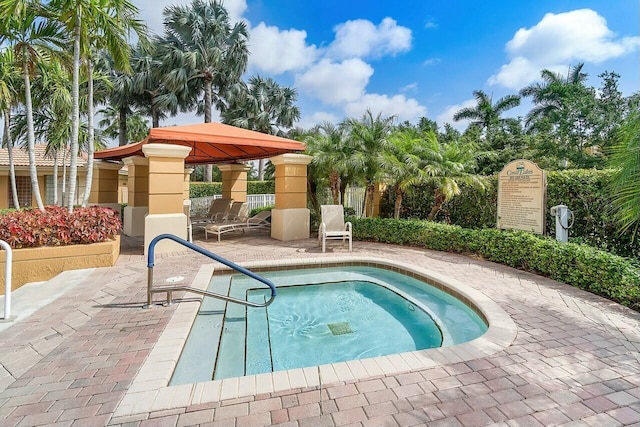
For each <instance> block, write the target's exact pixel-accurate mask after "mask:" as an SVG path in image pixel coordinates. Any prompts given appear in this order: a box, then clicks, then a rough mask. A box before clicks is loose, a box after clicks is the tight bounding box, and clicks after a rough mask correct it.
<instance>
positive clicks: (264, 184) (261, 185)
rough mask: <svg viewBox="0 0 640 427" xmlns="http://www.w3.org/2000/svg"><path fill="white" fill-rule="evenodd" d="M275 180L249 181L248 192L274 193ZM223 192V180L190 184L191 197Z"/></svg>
mask: <svg viewBox="0 0 640 427" xmlns="http://www.w3.org/2000/svg"><path fill="white" fill-rule="evenodd" d="M275 191H276V187H275V182H274V181H247V194H274V193H275ZM215 194H222V183H221V182H192V183H190V184H189V198H191V199H195V198H197V197H207V196H213V195H215Z"/></svg>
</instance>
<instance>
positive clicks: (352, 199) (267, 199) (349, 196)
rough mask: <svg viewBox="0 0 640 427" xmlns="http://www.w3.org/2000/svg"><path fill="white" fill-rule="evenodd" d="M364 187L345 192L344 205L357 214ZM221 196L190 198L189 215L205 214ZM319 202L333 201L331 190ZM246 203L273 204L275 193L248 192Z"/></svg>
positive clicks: (254, 204)
mask: <svg viewBox="0 0 640 427" xmlns="http://www.w3.org/2000/svg"><path fill="white" fill-rule="evenodd" d="M364 190H365V189H364V188H363V187H349V188H347V191H346V192H345V197H344V206H345V207H346V208H351V209H353V210H354V211H355V214H356V215H357V216H360V215H361V214H362V204H363V200H364ZM220 197H222V195H220V194H215V195H213V196H207V197H197V198H194V199H191V215H193V216H206V214H207V212H208V211H209V206H210V205H211V201H213V200H214V199H219V198H220ZM319 202H320V203H321V204H330V203H333V201H332V199H331V192H330V191H329V190H327V191H326V192H325V194H324V195H322V196H321V198H320V200H319ZM247 203H249V210H252V209H255V208H261V207H263V206H273V205H275V204H276V195H275V194H248V195H247Z"/></svg>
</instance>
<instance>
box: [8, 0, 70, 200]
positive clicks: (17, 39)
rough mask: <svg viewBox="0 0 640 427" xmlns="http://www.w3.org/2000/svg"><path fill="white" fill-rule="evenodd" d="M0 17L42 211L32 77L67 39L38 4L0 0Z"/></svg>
mask: <svg viewBox="0 0 640 427" xmlns="http://www.w3.org/2000/svg"><path fill="white" fill-rule="evenodd" d="M0 15H1V16H3V17H4V19H3V21H2V23H1V24H0V37H1V38H0V42H8V43H10V44H12V45H13V51H14V55H15V57H16V59H17V61H19V63H20V64H21V67H22V77H23V79H24V91H25V114H26V123H27V144H28V153H29V175H30V177H31V189H32V193H33V196H34V198H35V200H36V205H37V206H38V209H40V210H42V211H44V204H43V203H42V197H41V196H40V186H39V184H38V172H37V168H36V159H35V135H34V127H33V105H32V100H31V76H33V74H34V73H35V68H36V67H35V64H36V62H37V61H38V59H41V58H45V59H47V58H50V57H51V56H55V55H56V54H57V53H59V52H60V51H61V49H62V48H63V47H64V46H65V45H66V39H65V36H64V33H63V31H62V29H61V28H60V26H59V25H58V23H57V22H55V21H53V20H52V19H51V18H50V15H49V13H48V12H47V11H46V10H45V9H44V7H43V5H42V4H41V3H39V2H36V1H30V0H0Z"/></svg>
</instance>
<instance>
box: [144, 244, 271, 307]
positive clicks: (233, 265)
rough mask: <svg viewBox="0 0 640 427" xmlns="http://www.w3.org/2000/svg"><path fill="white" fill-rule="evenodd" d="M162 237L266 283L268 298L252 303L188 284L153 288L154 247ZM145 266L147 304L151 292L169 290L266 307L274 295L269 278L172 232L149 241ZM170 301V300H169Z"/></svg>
mask: <svg viewBox="0 0 640 427" xmlns="http://www.w3.org/2000/svg"><path fill="white" fill-rule="evenodd" d="M163 239H169V240H173V241H174V242H176V243H179V244H181V245H182V246H186V247H187V248H189V249H191V250H193V251H196V252H198V253H199V254H201V255H204V256H206V257H208V258H211V259H213V260H215V261H218V262H219V263H221V264H224V265H226V266H227V267H230V268H231V269H233V270H235V271H237V272H238V273H242V274H244V275H245V276H248V277H251V278H252V279H255V280H257V281H259V282H261V283H264V284H265V285H267V286H268V287H269V288H270V289H271V296H270V298H269V299H268V300H267V301H265V303H264V304H258V303H253V302H250V301H246V300H240V299H237V298H233V297H229V296H226V295H221V294H216V293H213V292H209V291H203V290H201V289H196V288H192V287H190V286H175V287H162V288H157V289H153V267H154V261H155V247H156V244H157V243H158V242H159V241H160V240H163ZM147 268H148V271H149V276H148V278H147V287H148V289H147V305H148V306H151V293H153V292H167V293H168V294H169V293H170V292H171V291H189V292H195V293H198V294H201V295H206V296H209V297H212V298H218V299H222V300H225V301H230V302H235V303H238V304H243V305H247V306H250V307H266V306H268V305H269V304H271V303H272V302H273V300H274V298H275V297H276V293H277V292H276V286H275V285H274V284H273V282H272V281H271V280H269V279H266V278H264V277H262V276H259V275H257V274H256V273H254V272H253V271H250V270H247V269H246V268H244V267H241V266H239V265H238V264H236V263H234V262H231V261H229V260H228V259H226V258H223V257H221V256H219V255H216V254H214V253H212V252H210V251H208V250H206V249H203V248H201V247H200V246H196V245H194V244H193V243H190V242H188V241H186V240H184V239H182V238H180V237H178V236H175V235H173V234H166V233H165V234H160V235H158V236H156V237H154V238H153V240H151V242H150V243H149V248H148V250H147ZM169 302H170V301H169Z"/></svg>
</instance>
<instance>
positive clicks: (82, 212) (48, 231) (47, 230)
mask: <svg viewBox="0 0 640 427" xmlns="http://www.w3.org/2000/svg"><path fill="white" fill-rule="evenodd" d="M121 228H122V222H121V221H120V214H119V212H116V211H115V210H113V209H110V208H104V207H98V206H93V207H89V208H77V209H75V210H74V211H73V213H71V214H70V213H69V212H68V211H67V209H65V208H62V207H60V206H47V207H46V208H45V212H41V211H40V210H38V209H30V210H21V211H14V212H10V213H8V214H5V215H2V216H0V239H1V240H4V241H6V242H7V243H9V245H10V246H11V247H12V248H16V249H19V248H33V247H39V246H65V245H75V244H88V243H98V242H106V241H108V240H113V239H114V238H115V237H116V235H117V234H118V233H119V232H120V229H121Z"/></svg>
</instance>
